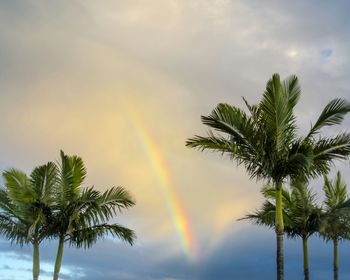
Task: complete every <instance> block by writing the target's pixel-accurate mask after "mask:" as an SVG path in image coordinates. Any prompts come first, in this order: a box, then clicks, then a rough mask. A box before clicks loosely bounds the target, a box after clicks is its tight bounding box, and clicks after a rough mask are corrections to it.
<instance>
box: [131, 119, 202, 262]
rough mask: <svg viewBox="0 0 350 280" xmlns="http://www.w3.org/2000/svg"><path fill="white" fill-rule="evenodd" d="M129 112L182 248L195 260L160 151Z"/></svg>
mask: <svg viewBox="0 0 350 280" xmlns="http://www.w3.org/2000/svg"><path fill="white" fill-rule="evenodd" d="M129 113H130V116H131V121H132V125H133V127H134V129H135V131H136V133H137V136H138V138H139V139H140V141H141V142H142V145H143V148H144V150H145V152H146V154H147V156H148V158H149V160H150V162H151V164H152V167H153V169H154V171H155V173H156V174H157V177H158V180H159V183H160V187H161V188H160V189H161V192H162V195H163V198H164V200H165V201H166V206H167V208H168V211H169V213H170V215H171V217H172V221H173V224H174V226H175V229H176V231H177V234H178V236H179V239H180V242H181V247H182V250H183V252H184V253H185V254H186V256H187V257H188V258H189V259H190V260H195V258H196V250H195V242H194V237H193V233H192V230H191V227H190V223H189V219H188V217H187V215H186V212H185V209H184V207H183V205H182V204H181V201H180V199H179V197H178V196H177V194H176V192H175V188H174V186H173V184H172V179H171V175H170V172H169V169H168V168H167V165H166V164H165V162H164V160H163V157H162V154H161V151H160V150H159V148H158V146H157V145H156V143H155V141H154V139H153V138H152V136H151V134H150V133H149V130H148V129H147V128H146V126H145V125H144V124H143V122H142V121H141V119H140V118H139V117H138V116H137V115H136V114H135V113H134V112H129Z"/></svg>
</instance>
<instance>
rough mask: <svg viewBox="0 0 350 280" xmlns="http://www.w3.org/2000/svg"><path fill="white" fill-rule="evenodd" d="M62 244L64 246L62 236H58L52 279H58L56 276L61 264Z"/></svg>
mask: <svg viewBox="0 0 350 280" xmlns="http://www.w3.org/2000/svg"><path fill="white" fill-rule="evenodd" d="M63 246H64V237H60V239H59V242H58V249H57V255H56V262H55V271H54V273H53V280H58V276H59V274H60V269H61V264H62V256H63Z"/></svg>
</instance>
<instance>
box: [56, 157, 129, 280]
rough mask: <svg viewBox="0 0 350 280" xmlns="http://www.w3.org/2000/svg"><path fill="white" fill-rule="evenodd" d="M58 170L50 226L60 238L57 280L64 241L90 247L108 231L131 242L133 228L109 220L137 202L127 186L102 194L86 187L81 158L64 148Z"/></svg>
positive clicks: (84, 169) (84, 170) (77, 245)
mask: <svg viewBox="0 0 350 280" xmlns="http://www.w3.org/2000/svg"><path fill="white" fill-rule="evenodd" d="M58 169H59V172H58V174H59V176H58V177H59V179H58V184H57V193H56V198H57V200H56V202H57V205H56V207H55V215H54V221H53V222H52V227H51V230H52V232H51V234H53V235H54V236H57V237H58V239H59V245H58V249H57V256H56V262H55V269H54V278H53V279H54V280H57V279H58V277H59V272H60V268H61V263H62V256H63V248H64V243H65V242H67V241H68V242H69V244H70V245H73V246H76V247H85V248H87V247H91V246H92V245H93V244H94V243H95V242H96V241H97V240H98V239H99V238H103V237H104V236H105V235H106V234H108V233H109V234H111V235H112V236H116V237H119V238H121V239H122V240H125V241H127V242H128V243H129V244H131V245H132V244H133V241H134V238H135V234H134V232H133V231H132V230H130V229H128V228H126V227H123V226H121V225H119V224H116V223H114V224H109V223H107V222H108V220H110V219H111V218H113V217H114V216H115V215H116V214H117V212H119V211H121V210H122V209H125V208H128V207H131V206H133V205H134V204H135V202H134V200H133V199H132V197H131V195H130V194H129V193H128V192H127V191H126V190H125V189H124V188H122V187H116V188H111V189H109V190H107V191H105V192H103V193H101V192H99V191H96V190H94V189H93V188H85V189H83V188H82V184H83V182H84V179H85V177H86V168H85V166H84V163H83V161H82V159H81V158H80V157H77V156H67V155H65V154H64V153H63V152H62V151H61V161H60V163H59V167H58Z"/></svg>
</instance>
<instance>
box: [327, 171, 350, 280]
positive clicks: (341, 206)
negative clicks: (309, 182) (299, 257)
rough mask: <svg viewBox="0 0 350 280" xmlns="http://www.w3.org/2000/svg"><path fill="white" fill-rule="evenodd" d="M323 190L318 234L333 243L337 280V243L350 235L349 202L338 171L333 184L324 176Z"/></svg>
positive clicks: (336, 276)
mask: <svg viewBox="0 0 350 280" xmlns="http://www.w3.org/2000/svg"><path fill="white" fill-rule="evenodd" d="M323 190H324V193H325V201H324V207H325V212H324V215H323V223H322V226H321V229H320V233H321V235H322V236H323V237H324V238H325V239H326V240H327V241H332V242H333V272H334V280H338V271H339V261H338V243H339V241H341V240H342V239H347V238H348V236H349V233H350V225H349V222H348V219H349V214H350V200H349V198H348V195H347V191H346V184H345V183H344V182H343V181H342V178H341V174H340V172H339V171H338V172H337V176H336V179H335V180H334V181H333V182H332V181H331V180H330V179H329V178H328V177H327V176H324V186H323Z"/></svg>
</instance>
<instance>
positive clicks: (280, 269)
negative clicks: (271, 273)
mask: <svg viewBox="0 0 350 280" xmlns="http://www.w3.org/2000/svg"><path fill="white" fill-rule="evenodd" d="M283 236H284V234H283V233H278V232H276V239H277V259H276V262H277V280H283V279H284V257H283Z"/></svg>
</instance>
